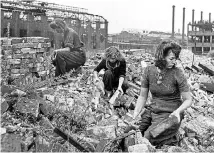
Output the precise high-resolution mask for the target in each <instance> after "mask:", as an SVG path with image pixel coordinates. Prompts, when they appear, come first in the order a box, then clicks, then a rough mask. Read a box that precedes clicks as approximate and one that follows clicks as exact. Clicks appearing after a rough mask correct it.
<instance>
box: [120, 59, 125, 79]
mask: <svg viewBox="0 0 214 153" xmlns="http://www.w3.org/2000/svg"><path fill="white" fill-rule="evenodd" d="M119 73H120V74H119V77H124V78H125V76H126V61H125V60H124V61H122V62H121V65H120V71H119Z"/></svg>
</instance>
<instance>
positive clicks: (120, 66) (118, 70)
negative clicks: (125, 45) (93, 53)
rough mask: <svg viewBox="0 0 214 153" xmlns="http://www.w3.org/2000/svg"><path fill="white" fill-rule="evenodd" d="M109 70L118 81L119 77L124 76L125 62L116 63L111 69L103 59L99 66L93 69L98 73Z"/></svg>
mask: <svg viewBox="0 0 214 153" xmlns="http://www.w3.org/2000/svg"><path fill="white" fill-rule="evenodd" d="M102 69H105V70H111V71H112V72H113V75H114V77H115V78H116V79H117V78H118V79H119V78H120V77H125V76H126V61H125V60H122V61H117V63H116V66H115V67H114V68H113V67H111V66H110V65H109V63H107V61H106V60H105V59H103V60H102V61H101V62H100V64H99V65H98V66H97V67H96V68H95V69H94V71H97V72H100V70H102Z"/></svg>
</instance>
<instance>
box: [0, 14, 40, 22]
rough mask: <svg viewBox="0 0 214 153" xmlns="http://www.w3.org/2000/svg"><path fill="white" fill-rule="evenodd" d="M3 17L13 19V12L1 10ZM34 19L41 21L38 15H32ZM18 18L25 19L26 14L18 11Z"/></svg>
mask: <svg viewBox="0 0 214 153" xmlns="http://www.w3.org/2000/svg"><path fill="white" fill-rule="evenodd" d="M3 14H4V19H13V12H3ZM33 17H34V21H41V16H40V15H34V16H33ZM19 19H20V20H23V21H27V14H23V13H20V14H19Z"/></svg>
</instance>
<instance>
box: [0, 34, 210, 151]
mask: <svg viewBox="0 0 214 153" xmlns="http://www.w3.org/2000/svg"><path fill="white" fill-rule="evenodd" d="M15 40H16V39H12V40H11V43H12V45H13V43H14V42H16V41H18V42H19V40H16V41H15ZM32 41H40V39H39V38H38V40H36V39H35V38H34V39H33V38H32ZM41 41H43V39H41ZM3 42H4V41H3ZM4 43H6V44H7V42H4ZM4 43H3V46H4ZM21 43H22V42H21ZM10 45H11V44H10ZM14 45H15V46H16V47H19V48H21V46H20V45H17V44H14ZM41 46H42V45H41ZM27 47H29V46H27ZM11 49H12V48H11ZM7 50H9V49H7ZM183 55H185V56H183ZM3 56H5V54H4V55H3ZM101 57H102V54H101V53H98V54H95V55H92V56H90V58H89V59H88V60H87V63H86V64H85V66H83V67H82V68H81V69H79V70H78V71H76V72H70V73H68V74H67V75H66V76H67V78H66V79H63V78H57V79H54V78H52V76H48V77H47V80H48V81H47V80H40V81H39V82H35V83H34V88H29V87H28V86H24V87H23V88H22V89H20V88H19V90H20V91H19V90H18V91H17V88H16V87H17V86H18V87H19V84H15V82H14V84H13V85H9V84H8V82H7V81H6V80H7V78H2V84H4V87H5V89H8V90H6V91H4V92H2V93H1V95H2V101H1V111H2V112H1V131H4V132H1V146H2V147H1V151H2V152H7V151H13V152H32V151H33V152H78V151H79V150H78V149H77V147H76V146H75V145H74V143H73V144H71V143H69V141H68V140H64V139H63V138H62V137H60V136H59V135H58V134H56V133H54V132H53V130H52V129H51V127H50V126H49V125H47V123H46V122H44V120H43V119H42V117H47V118H48V120H49V121H50V122H51V124H52V125H53V127H57V128H59V129H60V130H61V131H63V132H64V133H66V134H68V135H69V136H71V137H72V138H73V139H74V140H75V141H76V142H78V143H79V144H81V145H82V146H83V147H84V148H85V149H86V150H88V151H91V152H94V151H98V152H103V151H104V152H119V151H120V152H122V151H124V148H126V149H127V151H128V152H187V151H192V152H202V151H203V152H214V147H213V146H214V94H213V92H211V91H206V90H204V89H203V90H202V87H201V82H204V81H206V82H208V83H213V82H214V78H213V76H211V75H210V73H207V72H206V71H205V70H204V69H202V68H201V67H199V66H198V63H199V61H200V63H202V62H203V63H204V65H206V64H207V65H210V66H211V67H214V65H213V63H212V62H211V61H209V60H207V58H206V57H199V56H196V57H195V61H194V65H195V66H196V67H198V70H199V71H196V70H195V69H194V68H193V67H192V65H191V64H192V53H189V51H187V50H183V51H182V54H181V60H182V65H183V68H184V69H183V70H184V71H185V74H186V76H187V77H188V82H189V84H190V87H191V92H192V96H193V100H194V103H193V105H192V107H190V108H188V109H187V110H186V111H185V116H184V119H183V121H182V124H181V127H180V130H179V137H180V143H179V146H163V147H162V148H159V149H156V148H155V147H154V146H152V145H151V144H150V142H149V141H148V140H147V139H146V138H144V137H142V135H141V133H140V132H139V131H130V132H131V133H128V134H127V133H126V134H125V133H124V130H125V128H126V126H127V125H128V123H129V122H130V121H131V120H132V118H131V115H132V114H133V110H134V107H135V103H136V99H137V97H138V95H139V89H140V74H141V73H142V71H143V68H142V67H141V61H144V62H145V63H146V64H147V65H150V64H153V56H151V55H150V54H142V55H140V56H139V55H138V56H136V55H130V54H129V55H127V56H126V58H127V64H128V65H127V79H128V81H129V82H130V83H131V84H134V85H130V88H129V89H128V91H127V94H125V95H123V96H121V97H120V98H118V99H117V100H116V106H115V111H112V110H111V107H110V106H109V103H108V100H109V99H106V97H104V96H102V94H99V95H100V97H98V103H95V102H94V100H93V98H94V96H96V93H95V92H94V91H95V89H96V87H95V85H94V84H93V81H92V73H93V68H94V67H96V65H97V64H98V63H99V61H100V60H101ZM21 60H22V59H21ZM197 62H198V63H197ZM187 67H188V68H189V69H188V68H187ZM77 72H78V73H77ZM100 76H102V72H101V73H100ZM40 78H41V76H40V77H39V79H40ZM204 78H206V79H204ZM206 82H204V83H206ZM6 87H7V88H6ZM25 87H26V88H27V87H28V88H29V89H31V90H25V89H24V88H25ZM96 92H99V90H96ZM149 98H151V96H150V97H149ZM148 102H149V99H148ZM126 137H130V138H132V142H130V144H132V145H131V146H125V147H124V146H122V145H121V142H122V140H123V138H126Z"/></svg>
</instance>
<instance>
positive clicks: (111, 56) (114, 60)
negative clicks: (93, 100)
mask: <svg viewBox="0 0 214 153" xmlns="http://www.w3.org/2000/svg"><path fill="white" fill-rule="evenodd" d="M102 69H104V70H105V73H104V76H103V83H104V89H105V93H106V94H108V96H111V95H112V94H113V91H114V89H116V90H118V91H120V92H122V93H123V92H125V91H126V89H127V85H126V83H125V82H124V78H125V76H126V61H125V58H124V56H123V55H122V54H121V52H120V51H119V49H118V48H116V47H114V46H111V47H109V48H107V49H106V50H105V54H104V58H103V59H102V61H101V62H100V63H99V65H98V66H97V67H96V68H95V69H94V78H95V79H94V81H95V82H98V81H99V77H98V73H99V72H100V70H102Z"/></svg>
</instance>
